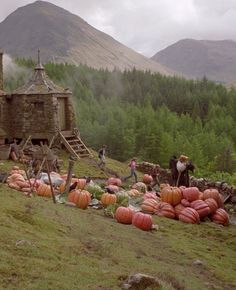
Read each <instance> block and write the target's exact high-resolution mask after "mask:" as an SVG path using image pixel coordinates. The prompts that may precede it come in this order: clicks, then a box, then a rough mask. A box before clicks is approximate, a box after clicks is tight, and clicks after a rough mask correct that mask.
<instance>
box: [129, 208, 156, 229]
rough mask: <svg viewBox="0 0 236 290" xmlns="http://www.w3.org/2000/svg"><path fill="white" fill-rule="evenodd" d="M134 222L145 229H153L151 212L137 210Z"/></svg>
mask: <svg viewBox="0 0 236 290" xmlns="http://www.w3.org/2000/svg"><path fill="white" fill-rule="evenodd" d="M132 224H133V225H134V226H135V227H137V228H139V229H141V230H143V231H150V230H151V229H152V217H151V216H150V215H149V214H145V213H142V212H137V213H135V214H134V215H133V218H132Z"/></svg>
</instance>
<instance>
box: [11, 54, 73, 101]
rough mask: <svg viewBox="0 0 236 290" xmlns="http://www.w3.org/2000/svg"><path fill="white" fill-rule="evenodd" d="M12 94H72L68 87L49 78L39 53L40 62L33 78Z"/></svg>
mask: <svg viewBox="0 0 236 290" xmlns="http://www.w3.org/2000/svg"><path fill="white" fill-rule="evenodd" d="M12 94H13V95H15V94H19V95H26V94H29V95H30V94H71V92H70V91H69V90H68V89H64V88H62V87H60V86H58V85H56V84H54V83H53V81H52V80H50V79H49V77H48V75H47V74H46V72H45V70H44V67H43V66H42V64H41V62H40V56H39V54H38V64H37V66H36V67H35V69H34V73H33V76H32V78H31V79H30V80H29V82H28V83H26V84H25V85H24V86H22V87H20V88H18V89H16V90H15V91H13V93H12Z"/></svg>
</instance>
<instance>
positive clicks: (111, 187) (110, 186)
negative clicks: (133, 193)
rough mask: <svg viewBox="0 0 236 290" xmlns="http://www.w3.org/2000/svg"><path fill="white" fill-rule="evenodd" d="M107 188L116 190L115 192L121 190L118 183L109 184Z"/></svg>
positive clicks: (112, 190)
mask: <svg viewBox="0 0 236 290" xmlns="http://www.w3.org/2000/svg"><path fill="white" fill-rule="evenodd" d="M106 188H107V189H109V190H110V191H111V192H114V193H116V192H118V191H119V190H120V189H119V187H118V186H117V185H112V184H110V185H108V186H107V187H106Z"/></svg>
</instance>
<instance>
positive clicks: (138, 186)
mask: <svg viewBox="0 0 236 290" xmlns="http://www.w3.org/2000/svg"><path fill="white" fill-rule="evenodd" d="M132 188H134V189H137V190H138V191H139V192H142V193H145V192H146V191H147V186H146V184H145V183H143V182H137V183H135V184H133V185H132Z"/></svg>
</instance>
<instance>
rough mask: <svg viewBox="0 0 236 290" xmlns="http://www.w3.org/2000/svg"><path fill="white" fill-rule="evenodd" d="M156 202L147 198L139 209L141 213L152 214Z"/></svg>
mask: <svg viewBox="0 0 236 290" xmlns="http://www.w3.org/2000/svg"><path fill="white" fill-rule="evenodd" d="M157 205H158V202H157V200H156V199H153V198H148V199H145V200H144V201H143V203H142V204H141V209H142V211H143V212H146V213H150V214H153V213H154V212H155V210H156V207H157Z"/></svg>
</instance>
